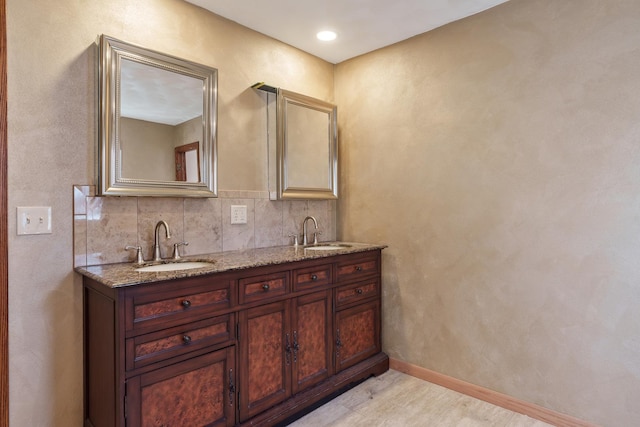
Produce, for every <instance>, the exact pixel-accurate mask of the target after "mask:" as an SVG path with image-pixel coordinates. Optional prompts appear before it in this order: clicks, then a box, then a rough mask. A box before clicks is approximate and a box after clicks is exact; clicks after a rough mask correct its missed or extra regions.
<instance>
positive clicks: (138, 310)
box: [125, 279, 234, 335]
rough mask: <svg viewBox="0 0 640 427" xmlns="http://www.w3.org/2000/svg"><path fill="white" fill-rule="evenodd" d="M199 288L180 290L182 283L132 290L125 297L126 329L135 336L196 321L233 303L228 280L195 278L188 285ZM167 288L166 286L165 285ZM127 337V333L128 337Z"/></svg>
mask: <svg viewBox="0 0 640 427" xmlns="http://www.w3.org/2000/svg"><path fill="white" fill-rule="evenodd" d="M194 282H195V283H198V282H199V283H202V285H201V286H192V287H183V286H184V282H171V283H169V284H167V286H164V285H153V286H157V287H158V288H157V289H155V288H154V289H153V291H155V292H153V291H152V292H150V291H149V289H150V288H146V289H135V290H132V291H131V292H129V293H128V294H127V297H126V299H125V304H126V309H125V310H126V313H125V316H126V329H127V331H139V333H146V332H153V331H155V330H159V329H164V328H168V327H171V326H175V325H179V324H182V323H185V322H187V321H197V320H200V319H205V318H208V317H211V316H212V315H215V314H216V312H219V311H221V310H224V309H228V308H231V306H232V305H233V304H234V299H233V298H234V297H233V292H232V285H231V281H230V280H212V279H208V280H207V279H199V280H193V281H190V282H189V283H191V284H193V283H194ZM169 285H170V286H169ZM129 335H130V334H129Z"/></svg>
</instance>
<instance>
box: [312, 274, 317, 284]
mask: <svg viewBox="0 0 640 427" xmlns="http://www.w3.org/2000/svg"><path fill="white" fill-rule="evenodd" d="M311 280H313V281H314V282H315V281H316V280H318V275H317V274H312V275H311Z"/></svg>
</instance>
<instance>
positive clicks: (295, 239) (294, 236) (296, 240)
mask: <svg viewBox="0 0 640 427" xmlns="http://www.w3.org/2000/svg"><path fill="white" fill-rule="evenodd" d="M289 237H293V246H294V247H297V246H299V245H300V244H299V243H298V235H297V234H289Z"/></svg>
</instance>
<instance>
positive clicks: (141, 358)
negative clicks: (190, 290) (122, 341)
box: [126, 314, 235, 370]
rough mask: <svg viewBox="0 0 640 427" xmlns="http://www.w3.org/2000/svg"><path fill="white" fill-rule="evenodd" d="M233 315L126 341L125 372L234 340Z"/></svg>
mask: <svg viewBox="0 0 640 427" xmlns="http://www.w3.org/2000/svg"><path fill="white" fill-rule="evenodd" d="M234 325H235V321H234V315H233V314H228V315H226V316H220V317H215V318H212V319H206V320H202V321H199V322H194V323H189V324H187V325H183V326H176V327H173V328H170V329H165V330H162V331H159V332H154V333H150V334H145V335H139V336H137V337H134V338H129V339H127V340H126V364H127V370H132V369H137V368H140V367H142V366H146V365H149V364H151V363H155V362H159V361H161V360H166V359H169V358H171V357H176V356H180V355H182V354H185V353H189V352H191V351H194V350H199V349H202V348H205V347H208V346H211V345H215V344H220V343H224V342H226V341H230V340H232V339H234V335H235V334H234V330H235V328H234Z"/></svg>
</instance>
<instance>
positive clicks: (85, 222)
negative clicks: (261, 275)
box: [73, 185, 336, 267]
mask: <svg viewBox="0 0 640 427" xmlns="http://www.w3.org/2000/svg"><path fill="white" fill-rule="evenodd" d="M73 195H74V210H73V213H74V218H73V221H74V227H73V229H74V248H73V249H74V266H75V267H78V266H86V265H97V264H111V263H117V262H129V261H132V260H133V259H134V256H135V254H134V253H133V252H134V251H126V250H125V249H124V247H125V246H127V245H132V246H141V247H142V253H143V256H144V259H147V260H148V259H150V258H151V257H152V246H153V232H154V227H155V224H156V223H157V222H158V221H159V220H165V221H166V222H167V223H168V224H169V228H170V230H171V239H170V240H167V239H165V237H164V230H163V233H162V236H161V239H160V242H161V245H162V256H163V257H165V258H167V257H169V256H170V255H171V253H172V248H173V244H174V243H180V242H187V243H188V245H187V246H184V247H182V248H181V253H182V254H184V255H198V254H208V253H215V252H221V251H231V250H242V249H252V248H263V247H270V246H282V245H291V244H292V243H293V238H292V237H290V235H292V234H301V233H302V221H303V220H304V218H305V217H306V216H307V215H311V216H314V217H315V218H316V219H317V220H318V228H319V229H320V231H321V232H322V234H321V235H320V236H319V239H320V240H322V241H330V240H335V239H336V201H334V200H309V201H307V200H294V201H272V200H269V194H268V192H266V191H264V192H263V191H219V194H218V198H214V199H194V198H154V197H97V196H96V195H95V187H94V186H90V185H77V186H74V187H73ZM231 205H246V206H247V223H246V224H231Z"/></svg>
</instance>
